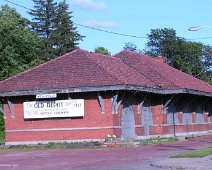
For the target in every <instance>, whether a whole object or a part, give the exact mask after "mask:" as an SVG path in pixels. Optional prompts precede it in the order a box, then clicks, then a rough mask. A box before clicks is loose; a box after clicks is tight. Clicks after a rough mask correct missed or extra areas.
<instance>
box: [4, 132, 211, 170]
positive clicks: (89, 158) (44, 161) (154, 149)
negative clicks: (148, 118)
mask: <svg viewBox="0 0 212 170" xmlns="http://www.w3.org/2000/svg"><path fill="white" fill-rule="evenodd" d="M209 146H212V135H210V136H204V137H201V138H195V139H192V140H189V141H181V142H175V143H168V144H161V145H149V146H141V147H136V148H119V149H87V150H85V149H74V150H64V149H60V150H39V151H0V170H142V169H144V170H145V169H147V170H160V168H156V167H153V166H151V164H152V163H154V162H155V161H160V160H165V159H167V158H169V157H170V156H172V155H175V154H176V153H182V152H187V151H192V150H195V149H198V148H203V147H209Z"/></svg>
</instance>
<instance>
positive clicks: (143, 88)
mask: <svg viewBox="0 0 212 170" xmlns="http://www.w3.org/2000/svg"><path fill="white" fill-rule="evenodd" d="M114 90H129V91H138V92H148V93H156V94H178V93H179V94H182V93H183V94H194V95H201V96H208V97H212V92H211V93H207V92H202V91H197V90H192V89H163V88H154V87H146V86H135V85H111V86H95V87H89V86H86V87H72V88H66V89H43V90H29V91H11V92H3V93H0V97H13V96H30V95H37V94H48V93H79V92H96V91H114Z"/></svg>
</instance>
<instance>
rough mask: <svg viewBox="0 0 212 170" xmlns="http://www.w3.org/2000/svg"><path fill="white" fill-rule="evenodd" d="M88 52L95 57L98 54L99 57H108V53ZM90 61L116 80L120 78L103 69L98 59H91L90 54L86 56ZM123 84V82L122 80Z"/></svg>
mask: <svg viewBox="0 0 212 170" xmlns="http://www.w3.org/2000/svg"><path fill="white" fill-rule="evenodd" d="M89 54H94V55H95V56H96V57H99V56H98V55H100V56H101V57H109V56H108V55H104V54H100V53H89ZM86 57H88V58H89V59H90V60H91V62H92V63H95V65H98V66H99V67H101V68H102V69H103V70H104V71H105V72H107V74H109V75H110V76H111V77H113V78H114V79H116V80H117V81H120V79H119V78H118V77H116V76H115V75H113V74H111V73H110V72H109V71H108V70H107V69H105V68H104V67H103V66H102V65H101V64H100V63H99V62H98V61H96V60H94V59H92V56H87V55H86ZM122 83H123V84H124V83H125V82H122Z"/></svg>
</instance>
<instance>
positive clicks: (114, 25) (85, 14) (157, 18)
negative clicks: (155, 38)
mask: <svg viewBox="0 0 212 170" xmlns="http://www.w3.org/2000/svg"><path fill="white" fill-rule="evenodd" d="M6 1H8V0H0V5H3V4H8V5H9V6H10V7H14V8H16V10H17V11H18V12H19V13H20V14H21V15H22V16H23V17H26V18H28V19H30V18H31V17H30V16H29V14H28V13H27V10H26V9H25V8H21V7H18V6H17V5H13V4H11V3H8V2H6ZM9 1H10V2H13V3H16V4H19V5H22V6H24V7H26V8H30V9H32V8H33V2H32V0H9ZM55 1H57V2H59V1H60V0H55ZM66 2H67V3H68V4H69V10H70V11H72V12H73V13H72V16H73V18H72V20H73V22H74V23H75V24H76V25H75V26H76V27H77V31H78V32H79V33H80V34H81V35H83V36H86V37H85V38H84V39H83V41H80V42H79V47H80V48H82V49H84V50H88V51H94V49H95V48H96V47H100V46H101V47H105V48H107V49H108V50H109V51H110V52H111V54H115V53H118V52H120V51H121V50H123V47H124V45H125V43H127V42H132V43H133V44H135V45H136V46H137V48H138V49H140V50H143V49H144V48H145V44H146V43H147V38H146V37H147V34H149V33H150V31H151V29H157V28H160V29H163V28H173V29H174V30H176V33H177V36H180V37H183V38H186V39H188V40H191V41H196V42H202V43H204V44H209V45H212V42H211V41H212V28H203V29H200V30H198V31H188V28H190V27H193V26H208V27H212V0H66ZM78 24H79V25H78ZM80 25H83V26H88V27H92V28H94V29H90V28H87V27H83V26H80ZM95 29H100V30H103V31H98V30H95ZM107 32H112V33H107ZM118 34H124V35H132V36H134V37H132V36H123V35H118Z"/></svg>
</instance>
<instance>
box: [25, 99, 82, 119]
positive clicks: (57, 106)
mask: <svg viewBox="0 0 212 170" xmlns="http://www.w3.org/2000/svg"><path fill="white" fill-rule="evenodd" d="M79 116H84V99H75V100H55V101H33V102H24V118H25V119H36V118H51V117H52V118H53V117H79Z"/></svg>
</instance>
